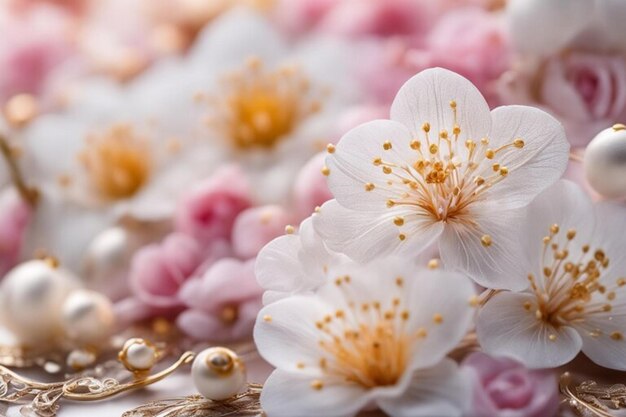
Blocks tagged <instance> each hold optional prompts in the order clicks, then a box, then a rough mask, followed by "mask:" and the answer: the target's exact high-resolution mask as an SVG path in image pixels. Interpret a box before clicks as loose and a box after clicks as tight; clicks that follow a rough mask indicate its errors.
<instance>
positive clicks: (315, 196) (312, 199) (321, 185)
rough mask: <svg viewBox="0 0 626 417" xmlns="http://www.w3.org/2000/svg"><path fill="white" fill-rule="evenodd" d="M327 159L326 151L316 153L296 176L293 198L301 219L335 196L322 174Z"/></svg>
mask: <svg viewBox="0 0 626 417" xmlns="http://www.w3.org/2000/svg"><path fill="white" fill-rule="evenodd" d="M325 159H326V152H322V153H319V154H317V155H315V156H314V157H313V158H311V159H310V160H309V162H307V163H306V164H305V165H304V166H303V167H302V169H301V170H300V172H299V173H298V176H297V177H296V181H295V183H294V186H293V198H294V205H295V210H296V213H297V214H298V216H299V220H302V219H304V218H306V217H308V216H310V215H311V214H312V213H313V210H315V207H318V206H321V205H322V204H324V203H325V202H326V201H328V200H330V199H331V198H333V195H332V194H331V192H330V190H329V189H328V184H327V183H326V177H325V176H324V174H322V168H323V167H324V160H325Z"/></svg>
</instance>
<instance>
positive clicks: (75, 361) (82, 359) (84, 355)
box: [66, 349, 98, 371]
mask: <svg viewBox="0 0 626 417" xmlns="http://www.w3.org/2000/svg"><path fill="white" fill-rule="evenodd" d="M97 359H98V356H97V355H96V353H95V352H94V351H93V350H88V349H78V350H73V351H71V352H70V353H69V355H67V360H66V362H67V365H68V366H69V367H71V368H73V369H74V370H77V371H81V370H83V369H85V368H87V367H89V366H91V365H93V364H94V363H96V360H97Z"/></svg>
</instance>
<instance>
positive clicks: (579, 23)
mask: <svg viewBox="0 0 626 417" xmlns="http://www.w3.org/2000/svg"><path fill="white" fill-rule="evenodd" d="M506 14H507V19H508V24H509V30H510V33H511V37H512V40H513V42H514V44H515V45H516V46H517V47H518V48H519V49H520V50H521V51H523V52H526V53H531V54H536V55H549V54H554V53H557V52H559V51H560V50H563V49H566V48H568V47H573V46H582V47H591V48H592V49H594V50H598V49H602V50H608V51H611V50H620V51H626V41H625V39H626V27H625V26H624V25H623V24H622V23H623V22H624V19H626V3H624V2H623V1H621V0H597V1H589V0H509V1H508V3H507V11H506Z"/></svg>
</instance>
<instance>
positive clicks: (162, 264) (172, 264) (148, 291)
mask: <svg viewBox="0 0 626 417" xmlns="http://www.w3.org/2000/svg"><path fill="white" fill-rule="evenodd" d="M203 258H204V256H203V252H202V249H201V247H200V245H199V244H198V243H197V242H196V241H195V240H193V239H192V238H191V237H189V236H187V235H184V234H181V233H177V234H172V235H169V236H168V237H167V238H166V239H165V240H164V241H163V242H162V243H160V244H155V245H149V246H145V247H144V248H142V249H140V250H139V251H138V252H137V253H136V254H135V256H134V257H133V260H132V263H131V268H130V273H129V280H130V285H131V289H132V290H133V293H134V294H135V296H136V297H137V298H138V299H139V300H140V301H141V302H142V303H144V304H146V305H147V306H151V307H156V308H174V307H180V306H182V302H181V300H180V299H179V298H178V290H179V289H180V287H181V286H182V285H183V284H184V282H185V281H187V280H188V279H189V278H190V277H191V276H192V275H193V274H194V272H195V271H196V270H197V269H198V267H199V266H200V265H201V264H202V261H203Z"/></svg>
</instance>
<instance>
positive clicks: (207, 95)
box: [142, 10, 359, 204]
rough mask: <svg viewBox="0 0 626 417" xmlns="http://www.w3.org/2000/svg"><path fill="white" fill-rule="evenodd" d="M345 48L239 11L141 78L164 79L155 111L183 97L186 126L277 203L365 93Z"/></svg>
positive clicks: (155, 93) (182, 125)
mask: <svg viewBox="0 0 626 417" xmlns="http://www.w3.org/2000/svg"><path fill="white" fill-rule="evenodd" d="M242 28H244V30H242ZM346 48H347V45H345V44H342V43H337V42H329V41H324V40H322V39H312V40H311V41H310V42H308V43H306V44H297V47H290V45H289V44H288V43H287V40H286V39H284V38H283V37H282V36H281V35H280V34H279V33H278V32H277V31H276V30H275V28H273V27H272V26H271V24H270V22H268V21H267V20H266V19H264V18H263V17H262V16H259V15H257V14H254V13H252V12H250V11H244V10H234V11H232V12H230V13H227V14H225V15H224V16H221V17H220V18H218V19H216V20H215V22H213V23H212V24H211V25H210V26H208V27H207V28H206V29H205V30H204V31H203V32H202V33H201V34H200V35H199V37H198V40H197V42H196V43H195V44H194V46H193V47H192V48H191V50H190V52H189V56H188V57H187V58H186V59H185V60H182V61H181V62H177V63H176V62H175V63H172V62H169V63H164V64H163V65H161V66H157V67H155V68H154V69H153V70H151V71H149V72H148V73H147V74H146V76H145V77H142V78H144V80H143V83H146V84H150V85H152V86H154V87H155V88H154V89H152V90H151V91H150V92H149V94H150V96H151V100H150V101H151V102H152V103H154V104H153V107H154V110H153V111H154V112H156V113H157V114H161V113H163V112H167V111H171V109H172V106H173V104H172V103H176V104H175V106H176V107H177V109H181V110H180V111H178V112H177V115H178V116H180V117H178V119H177V120H176V124H177V126H178V128H179V129H180V130H181V131H185V132H188V135H189V136H193V137H196V138H199V139H201V140H203V141H204V143H205V144H206V146H207V147H210V148H211V149H212V153H213V155H215V157H216V159H219V160H220V162H226V161H231V162H232V161H234V162H237V163H239V164H240V165H241V166H242V168H243V170H244V172H245V174H246V176H247V177H248V179H249V181H250V182H251V184H252V191H253V193H254V198H255V199H256V200H257V201H259V202H260V203H262V204H276V203H277V202H281V201H282V200H285V199H286V198H287V197H288V194H289V192H290V191H291V187H292V184H293V179H294V177H295V175H296V174H297V172H298V171H299V169H300V168H301V167H302V165H303V164H304V163H306V161H307V160H308V159H309V158H310V157H312V156H313V155H315V154H316V153H318V152H319V151H321V150H323V147H324V146H325V143H326V142H327V141H328V140H333V139H334V137H333V136H334V133H335V124H336V116H337V114H338V113H339V112H341V111H342V110H343V109H344V108H345V107H346V106H347V105H348V104H350V103H352V102H354V101H355V99H356V98H357V97H358V95H359V94H358V91H357V90H356V88H355V86H356V83H355V82H354V81H353V80H351V79H350V68H351V64H350V62H349V61H348V59H347V56H348V54H347V52H346V51H347V49H346ZM331 74H332V76H331ZM181 80H183V81H181ZM142 90H146V89H142ZM159 107H160V108H163V107H165V108H167V110H163V109H159ZM182 109H184V110H182Z"/></svg>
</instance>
